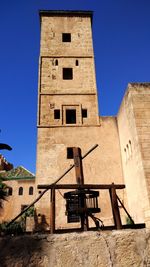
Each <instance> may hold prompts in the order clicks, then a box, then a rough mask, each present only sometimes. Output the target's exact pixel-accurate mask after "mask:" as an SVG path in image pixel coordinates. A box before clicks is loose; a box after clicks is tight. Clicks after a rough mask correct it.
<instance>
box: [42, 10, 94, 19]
mask: <svg viewBox="0 0 150 267" xmlns="http://www.w3.org/2000/svg"><path fill="white" fill-rule="evenodd" d="M39 14H40V17H41V16H84V17H91V19H92V17H93V11H89V10H87V11H86V10H40V11H39Z"/></svg>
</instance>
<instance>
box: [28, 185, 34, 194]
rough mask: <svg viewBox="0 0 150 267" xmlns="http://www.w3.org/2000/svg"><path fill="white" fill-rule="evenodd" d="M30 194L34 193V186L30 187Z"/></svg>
mask: <svg viewBox="0 0 150 267" xmlns="http://www.w3.org/2000/svg"><path fill="white" fill-rule="evenodd" d="M29 195H33V186H30V187H29Z"/></svg>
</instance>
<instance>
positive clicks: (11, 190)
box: [8, 187, 13, 196]
mask: <svg viewBox="0 0 150 267" xmlns="http://www.w3.org/2000/svg"><path fill="white" fill-rule="evenodd" d="M12 193H13V189H12V187H9V188H8V196H12Z"/></svg>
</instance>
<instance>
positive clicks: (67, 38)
mask: <svg viewBox="0 0 150 267" xmlns="http://www.w3.org/2000/svg"><path fill="white" fill-rule="evenodd" d="M62 42H71V33H62Z"/></svg>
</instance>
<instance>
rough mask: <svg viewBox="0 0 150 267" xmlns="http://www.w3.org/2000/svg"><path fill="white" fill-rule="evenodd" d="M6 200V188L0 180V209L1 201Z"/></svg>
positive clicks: (0, 206)
mask: <svg viewBox="0 0 150 267" xmlns="http://www.w3.org/2000/svg"><path fill="white" fill-rule="evenodd" d="M6 198H7V186H6V184H5V183H3V181H2V179H0V208H2V203H3V200H6Z"/></svg>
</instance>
